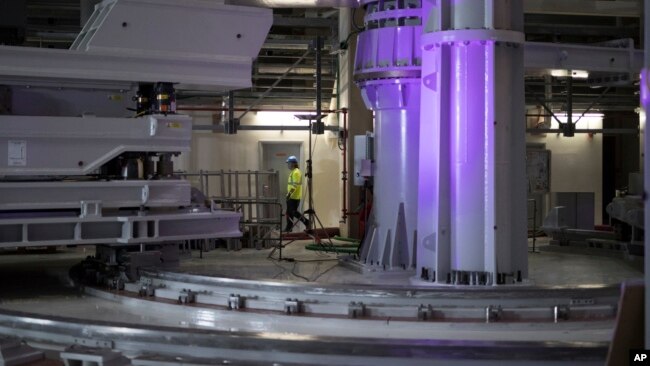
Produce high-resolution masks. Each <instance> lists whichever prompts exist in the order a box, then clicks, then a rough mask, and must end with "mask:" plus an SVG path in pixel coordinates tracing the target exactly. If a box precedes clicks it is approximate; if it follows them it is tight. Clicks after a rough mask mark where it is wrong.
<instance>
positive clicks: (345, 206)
mask: <svg viewBox="0 0 650 366" xmlns="http://www.w3.org/2000/svg"><path fill="white" fill-rule="evenodd" d="M341 113H343V153H342V154H343V172H342V173H341V174H342V177H341V181H342V183H343V205H342V206H341V207H342V208H343V216H342V219H343V222H344V223H345V222H346V220H347V218H348V197H347V193H348V157H347V156H348V154H347V150H348V109H347V108H343V109H342V110H341Z"/></svg>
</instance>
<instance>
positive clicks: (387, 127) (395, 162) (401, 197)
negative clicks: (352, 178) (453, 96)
mask: <svg viewBox="0 0 650 366" xmlns="http://www.w3.org/2000/svg"><path fill="white" fill-rule="evenodd" d="M360 87H361V90H362V95H363V97H364V100H365V101H366V105H367V106H368V107H369V108H371V109H372V110H374V111H375V128H374V130H375V143H374V158H375V159H374V160H375V162H374V166H373V176H374V197H375V199H374V200H373V205H374V206H373V218H374V220H373V223H372V225H371V229H370V231H371V232H370V233H369V234H368V235H367V236H366V242H365V243H364V247H366V248H367V250H366V251H364V253H363V255H362V258H361V259H362V260H364V261H365V262H366V263H369V264H371V265H379V266H382V267H383V266H386V267H390V268H395V267H401V268H403V269H406V268H411V267H412V266H414V265H415V261H414V259H413V256H414V254H415V240H416V236H417V235H416V223H417V182H418V155H419V121H420V109H419V103H420V79H388V80H375V81H367V82H363V83H361V84H360Z"/></svg>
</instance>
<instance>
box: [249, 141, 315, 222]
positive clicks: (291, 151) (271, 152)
mask: <svg viewBox="0 0 650 366" xmlns="http://www.w3.org/2000/svg"><path fill="white" fill-rule="evenodd" d="M302 151H303V142H302V141H260V164H261V166H260V170H271V169H272V170H276V171H278V172H280V197H281V199H280V202H281V203H282V212H286V209H287V207H286V202H285V200H284V197H286V195H287V184H286V181H287V177H288V174H289V170H288V169H287V158H288V157H289V156H291V155H294V156H296V157H297V158H298V161H299V162H300V170H302V171H303V173H304V172H305V169H304V166H305V165H304V160H303V154H302ZM304 184H305V180H304V179H303V187H304ZM303 192H304V188H303ZM303 196H304V194H303ZM302 205H303V203H301V207H300V208H299V210H302ZM285 225H286V217H284V216H282V227H285Z"/></svg>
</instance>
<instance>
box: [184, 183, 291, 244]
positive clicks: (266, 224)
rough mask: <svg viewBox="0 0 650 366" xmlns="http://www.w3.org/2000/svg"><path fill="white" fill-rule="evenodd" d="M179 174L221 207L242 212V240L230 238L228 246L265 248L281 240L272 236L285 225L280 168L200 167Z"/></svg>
mask: <svg viewBox="0 0 650 366" xmlns="http://www.w3.org/2000/svg"><path fill="white" fill-rule="evenodd" d="M176 175H178V176H181V177H184V178H185V179H187V180H189V181H190V182H191V183H192V185H193V186H195V187H196V188H198V189H200V190H201V192H203V194H204V195H205V196H206V198H207V199H209V200H211V201H212V202H214V204H216V205H217V206H218V207H219V208H221V209H224V210H232V211H236V212H241V213H242V221H241V225H242V231H243V233H244V235H243V237H242V240H241V241H236V240H230V241H229V242H228V249H235V250H236V249H241V248H242V247H246V248H256V249H265V248H269V247H270V246H272V244H273V243H274V242H276V241H278V240H280V238H279V237H274V236H273V231H274V230H275V229H278V230H279V229H280V228H281V225H282V201H281V199H280V178H279V172H278V171H275V170H269V171H254V170H246V171H233V170H220V171H207V170H200V171H199V172H198V173H184V172H181V173H176ZM201 245H206V244H201ZM212 248H214V243H207V246H204V247H202V248H201V249H204V250H210V249H212Z"/></svg>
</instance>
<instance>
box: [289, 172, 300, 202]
mask: <svg viewBox="0 0 650 366" xmlns="http://www.w3.org/2000/svg"><path fill="white" fill-rule="evenodd" d="M292 189H295V190H294V191H293V193H292V194H291V197H289V198H290V199H292V200H299V199H301V198H302V172H301V171H300V169H298V168H295V169H293V170H292V171H291V172H290V173H289V181H288V185H287V193H288V192H291V190H292Z"/></svg>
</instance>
